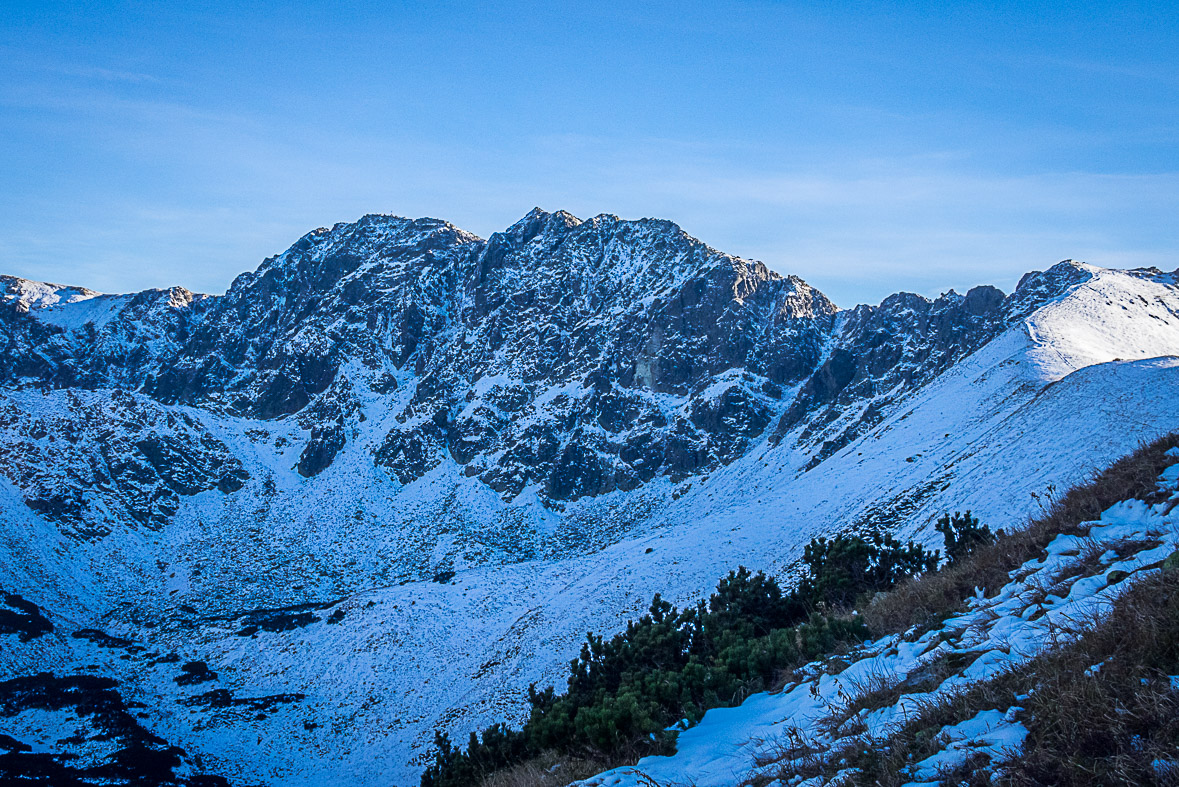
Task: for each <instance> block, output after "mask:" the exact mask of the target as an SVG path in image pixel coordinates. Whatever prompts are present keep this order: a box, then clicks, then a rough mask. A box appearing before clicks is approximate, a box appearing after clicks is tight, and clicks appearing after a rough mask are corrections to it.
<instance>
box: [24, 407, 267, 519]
mask: <svg viewBox="0 0 1179 787" xmlns="http://www.w3.org/2000/svg"><path fill="white" fill-rule="evenodd" d="M30 396H35V397H51V398H52V399H53V400H54V401H53V404H54V405H55V406H54V408H53V410H54V412H55V413H56V415H54V416H53V417H52V418H44V417H35V416H30V415H29V411H28V409H27V408H26V406H25V402H24V400H25V399H26V398H27V397H30ZM0 475H2V476H3V477H4V478H6V479H7V480H8V481H10V482H12V483H13V484H14V485H15V486H16V487H17V488H18V489H19V490H20V491H21V493H22V494H23V496H24V500H25V503H26V504H27V505H28V506H29V508H31V509H33V510H34V511H36V512H38V513H40V514H42V515H43V516H45V517H46V518H47V519H50V520H52V521H54V522H56V523H58V524H59V526H61V529H62V531H63V532H65V533H68V534H70V535H73V536H75V537H78V538H93V537H96V536H103V535H106V534H107V533H108V532H110V527H111V525H112V522H113V521H114V520H118V519H124V520H129V521H131V522H134V523H137V524H139V525H142V526H144V527H147V528H150V529H159V528H161V527H163V526H164V525H165V524H167V522H168V521H169V519H170V518H171V517H172V515H173V514H175V513H176V510H177V509H178V508H179V505H180V497H181V496H187V495H194V494H197V493H198V492H202V491H205V490H211V489H218V490H220V491H221V492H224V493H230V492H235V491H237V490H238V489H241V487H242V484H243V483H244V482H245V480H246V479H247V478H248V477H249V476H248V474H247V473H246V471H245V469H244V468H243V467H242V465H241V462H240V461H238V460H237V459H236V458H235V457H233V456H232V455H231V454H230V452H229V449H228V448H227V447H226V446H225V444H224V443H222V442H221V441H220V440H218V439H217V438H215V437H214V436H213V435H212V434H210V433H209V431H208V430H207V429H205V428H204V427H203V426H202V425H201V423H200V422H199V421H197V420H196V419H195V418H193V417H191V416H189V415H187V414H185V413H183V412H177V411H175V410H171V409H168V408H166V407H163V406H162V405H160V404H157V403H155V402H153V401H151V400H150V399H147V398H145V397H143V396H139V395H135V394H130V393H127V392H125V391H121V390H118V389H116V390H114V391H102V392H90V391H84V390H81V391H72V390H71V391H58V392H50V391H43V392H36V391H26V392H18V393H5V394H0Z"/></svg>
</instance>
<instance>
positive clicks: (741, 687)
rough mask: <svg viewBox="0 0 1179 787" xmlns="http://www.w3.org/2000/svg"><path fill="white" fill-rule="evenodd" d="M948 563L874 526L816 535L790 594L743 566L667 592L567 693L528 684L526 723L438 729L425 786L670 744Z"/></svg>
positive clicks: (827, 648) (576, 662)
mask: <svg viewBox="0 0 1179 787" xmlns="http://www.w3.org/2000/svg"><path fill="white" fill-rule="evenodd" d="M956 521H957V520H956ZM975 522H976V524H977V520H976V521H975ZM958 532H967V533H973V532H974V531H969V530H967V531H955V533H958ZM987 532H988V533H989V531H987ZM971 537H972V536H967V538H968V539H969V538H971ZM955 543H958V542H955ZM948 545H949V541H948V540H947V546H948ZM939 559H940V556H939V554H938V553H937V552H932V553H931V552H927V551H926V550H925V549H924V548H923V547H922V546H921V545H919V544H915V543H913V542H909V543H904V544H902V543H901V542H900V541H897V540H896V539H895V538H893V537H892V536H891V535H888V534H885V533H880V532H879V531H870V532H868V533H866V534H864V535H862V536H847V535H840V536H836V537H835V538H833V539H830V540H828V539H826V538H817V539H814V540H812V541H811V542H810V544H808V545H807V547H806V550H805V553H804V557H803V563H804V565H805V567H806V573H805V575H804V576H803V578H802V580H801V582H800V583H799V585H798V587H797V589H795V590H793V591H790V592H783V590H782V588H781V587H780V586H779V585H778V583H777V582H776V581H775V580H774V578H773V577H770V576H767V575H766V574H764V573H762V572H760V571H759V572H757V573H752V572H750V571H749V570H748V569H746V568H744V567H741V568H739V569H737V570H736V571H732V572H730V573H729V575H728V576H726V577H725V578H724V579H722V580H721V581H720V583H719V584H718V585H717V588H716V592H715V593H713V594H712V596H711V597H710V598H709V599H708V601H707V602H704V601H701V602H698V603H697V604H695V605H694V606H691V607H688V608H686V609H682V610H681V609H677V608H676V607H675V606H673V605H672V604H670V603H669V602H667V601H665V600H664V599H663V598H662V597H661V596H659V595H658V594H656V595H655V597H654V598H653V599H652V601H651V605H650V607H649V609H648V611H647V614H645V615H643V616H642V617H641V618H639V619H638V620H632V621H630V622H629V623H628V624H627V627H626V631H625V632H623V633H621V634H617V635H615V636H614V637H612V638H610V639H605V638H603V637H601V636H597V635H594V634H592V633H591V634H588V635H587V636H586V641H585V642H584V643H583V644H582V646H581V653H580V654H579V655H578V657H577V658H576V659H573V660H572V661H571V662H570V664H569V678H568V685H567V689H566V692H565V693H564V694H560V695H558V694H557V693H556V691H555V690H554V689H553V687H551V686H550V687H548V688H545V689H544V690H537V689H536V687H535V686H531V687H529V691H528V700H529V704H530V706H531V711H530V714H529V718H528V721H527V722H526V723H525V725H524V727H523V729H521V730H511V729H508V728H507V727H505V726H504V725H502V724H496V725H493V726H492V727H489V728H488V729H487V730H485V731H484V733H483V735H482V736H479V735H476V734H475V733H472V734H471V738H470V740H469V742H468V744H467V748H466V750H462V749H458V748H456V747H455V746H454V745H453V744H452V743H451V742H450V740H449V738H448V737H447V736H446V735H445V734H444V733H439V734H438V735H437V737H436V740H435V749H436V750H435V754H434V762H433V764H431V765H430V766H429V768H427V770H426V772H425V773H424V774H423V775H422V781H421V784H422V787H469V785H475V784H478V783H479V782H480V781H482V779H484V778H486V777H487V776H489V775H490V774H492V773H494V772H495V771H496V770H499V769H502V768H505V767H508V766H511V765H513V764H516V763H520V762H522V761H524V760H526V759H528V758H529V757H534V756H537V755H538V754H540V753H541V752H545V751H557V752H561V753H564V754H569V755H578V756H584V755H589V756H591V757H593V758H596V759H599V760H602V761H618V760H619V759H622V758H633V757H636V756H641V755H643V754H648V753H653V752H657V751H660V750H664V749H667V748H670V746H671V744H672V743H673V739H674V735H673V734H669V733H667V732H665V730H666V729H667V728H668V727H671V726H673V725H675V724H677V722H680V721H682V720H687V721H688V722H695V721H697V720H699V719H700V717H701V716H703V715H704V712H705V711H706V710H708V709H710V708H716V707H723V706H730V705H734V704H736V703H738V702H740V701H741V700H742V699H744V698H745V697H746V696H748V695H749V694H751V693H753V692H756V691H762V690H764V689H765V688H766V687H768V686H769V685H771V684H772V683H773V681H774V678H775V676H776V675H777V674H778V673H779V672H781V671H782V670H785V669H789V668H791V667H794V666H798V665H801V664H804V663H806V662H809V661H812V660H814V659H816V658H818V657H819V656H822V655H824V654H827V653H830V652H832V651H833V650H835V649H836V648H837V647H839V646H840V645H844V644H848V643H853V642H858V641H861V640H863V639H864V638H865V637H866V636H867V629H866V627H865V626H864V624H863V623H862V622H861V621H860V620H859V619H858V618H857V617H855V616H848V615H841V614H837V611H839V610H845V609H846V608H847V607H849V606H850V605H851V604H853V603H854V602H855V600H856V599H857V598H858V597H860V596H861V595H864V594H870V593H875V592H878V591H881V590H886V589H887V588H889V587H891V586H892V585H894V584H895V583H897V582H898V581H900V580H901V579H904V578H905V577H908V576H912V575H913V574H917V573H921V572H926V571H935V570H936V569H937V565H938V561H939Z"/></svg>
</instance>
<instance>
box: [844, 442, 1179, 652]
mask: <svg viewBox="0 0 1179 787" xmlns="http://www.w3.org/2000/svg"><path fill="white" fill-rule="evenodd" d="M1175 447H1179V434H1170V435H1167V436H1165V437H1161V438H1159V439H1158V440H1155V441H1154V442H1153V443H1149V444H1143V445H1141V446H1140V447H1139V448H1138V450H1136V451H1135V452H1134V453H1132V454H1130V455H1129V456H1126V457H1123V458H1122V459H1119V460H1118V461H1116V462H1114V463H1113V464H1112V465H1110V466H1109V467H1108V468H1107V469H1106V470H1104V471H1102V472H1100V473H1096V474H1094V475H1093V477H1092V478H1091V479H1090V480H1089V481H1088V482H1086V483H1084V484H1081V485H1079V486H1076V487H1074V488H1072V489H1070V490H1069V491H1068V492H1066V493H1065V494H1064V495H1063V496H1061V497H1060V498H1058V499H1056V500H1053V501H1050V502H1047V503H1046V504H1045V507H1046V510H1045V512H1044V514H1043V515H1041V516H1040V517H1037V518H1036V519H1034V520H1032V521H1031V522H1029V523H1028V526H1027V527H1026V528H1024V529H1022V530H1017V531H1015V532H1011V533H1007V534H1005V535H1004V536H1003V537H1002V538H999V539H997V540H996V541H995V542H994V543H993V544H990V545H988V546H984V547H980V548H979V549H977V550H975V552H974V553H972V554H971V556H970V557H969V558H968V559H966V560H964V561H962V562H961V563H959V564H958V565H955V566H950V567H947V568H944V569H942V570H941V571H939V572H937V573H936V574H928V575H925V576H922V577H920V578H918V579H915V580H908V581H906V582H902V583H901V584H900V585H898V586H897V587H895V588H893V590H892V591H891V592H889V593H887V594H884V595H881V596H879V597H877V598H875V599H873V600H872V601H871V602H870V603H869V604H867V605H866V606H865V607H864V609H863V610H862V614H863V615H864V621H865V622H866V623H867V624H868V627H869V629H871V631H872V634H873V636H877V637H878V636H882V635H884V634H889V633H894V632H898V631H905V630H907V629H909V628H911V627H912V626H928V625H933V624H936V623H938V622H940V621H941V620H942V619H944V618H945V617H946V616H948V615H950V614H953V613H954V612H956V611H958V610H959V609H960V608H961V605H962V603H963V600H964V599H965V598H967V597H968V596H970V595H972V594H973V592H974V589H975V588H983V589H985V590H987V591H988V592H997V591H998V589H999V588H1001V587H1002V586H1003V585H1005V584H1006V583H1007V581H1008V575H1009V574H1010V572H1012V571H1014V570H1015V569H1017V568H1019V567H1020V566H1021V565H1023V564H1024V563H1026V562H1027V561H1028V560H1031V559H1032V558H1036V557H1040V556H1042V555H1043V554H1044V548H1045V547H1046V546H1047V545H1048V544H1049V543H1050V542H1051V541H1052V539H1054V538H1055V537H1056V536H1057V535H1060V534H1072V535H1084V533H1085V532H1087V531H1086V529H1085V528H1084V527H1083V523H1085V522H1090V521H1093V520H1095V519H1097V518H1098V517H1100V516H1101V512H1102V511H1104V510H1105V509H1107V508H1109V507H1110V506H1112V505H1113V504H1114V503H1117V502H1119V501H1122V500H1129V499H1131V498H1138V499H1142V500H1150V501H1153V499H1154V497H1155V496H1156V494H1157V491H1156V486H1155V484H1156V481H1157V479H1158V476H1159V473H1161V472H1162V471H1163V470H1164V469H1166V468H1167V467H1168V466H1169V465H1171V464H1174V463H1175V462H1176V461H1177V460H1176V459H1175V458H1174V457H1170V456H1166V452H1167V451H1168V450H1169V449H1171V448H1175Z"/></svg>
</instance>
